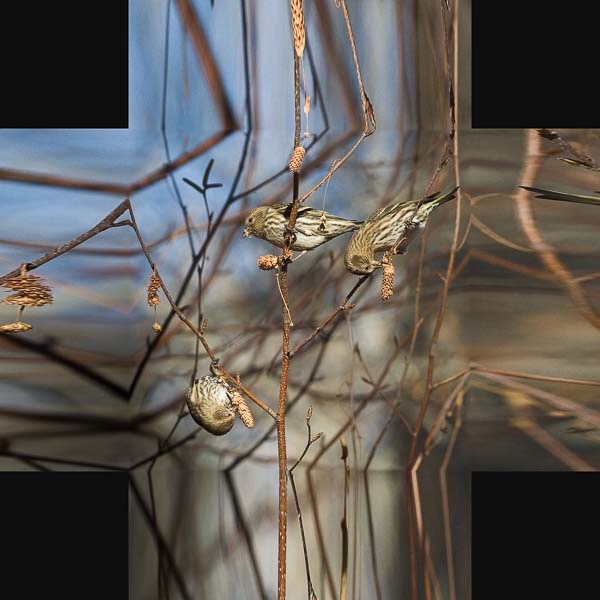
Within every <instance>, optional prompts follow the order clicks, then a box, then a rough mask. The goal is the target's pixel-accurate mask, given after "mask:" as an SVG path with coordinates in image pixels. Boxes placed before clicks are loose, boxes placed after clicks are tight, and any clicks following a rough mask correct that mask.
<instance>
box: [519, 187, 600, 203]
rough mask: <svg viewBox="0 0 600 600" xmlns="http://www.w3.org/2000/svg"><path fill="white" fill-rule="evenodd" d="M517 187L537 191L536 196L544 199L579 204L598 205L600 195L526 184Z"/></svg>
mask: <svg viewBox="0 0 600 600" xmlns="http://www.w3.org/2000/svg"><path fill="white" fill-rule="evenodd" d="M519 187H520V188H523V189H524V190H527V191H528V192H535V193H537V194H538V195H537V196H536V198H544V199H545V200H562V201H564V202H578V203H579V204H593V205H596V206H600V196H583V195H579V194H567V193H566V192H554V191H552V190H543V189H542V188H535V187H528V186H526V185H520V186H519ZM596 193H600V192H596Z"/></svg>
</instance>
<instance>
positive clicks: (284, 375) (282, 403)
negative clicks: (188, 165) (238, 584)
mask: <svg viewBox="0 0 600 600" xmlns="http://www.w3.org/2000/svg"><path fill="white" fill-rule="evenodd" d="M299 144H300V60H299V58H298V56H297V54H296V52H295V50H294V147H296V146H298V145H299ZM293 178H294V189H293V204H292V210H291V214H290V220H289V223H288V231H287V232H286V248H285V250H284V256H285V255H286V254H287V251H289V247H290V246H291V230H292V229H293V227H294V225H295V223H296V215H297V213H298V188H299V177H298V173H294V174H293ZM287 269H288V263H287V261H286V260H284V262H283V265H282V267H281V270H280V271H279V273H278V275H277V277H278V279H279V289H280V291H281V314H282V318H283V346H282V356H281V379H280V383H279V408H278V411H277V420H276V425H277V454H278V462H279V544H278V558H277V600H285V597H286V588H285V586H286V550H287V449H286V443H285V409H286V399H287V386H288V373H289V366H290V358H289V351H290V315H289V311H288V308H287V307H288V306H289V302H288V280H287Z"/></svg>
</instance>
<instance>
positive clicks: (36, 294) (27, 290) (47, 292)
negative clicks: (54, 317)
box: [0, 270, 53, 331]
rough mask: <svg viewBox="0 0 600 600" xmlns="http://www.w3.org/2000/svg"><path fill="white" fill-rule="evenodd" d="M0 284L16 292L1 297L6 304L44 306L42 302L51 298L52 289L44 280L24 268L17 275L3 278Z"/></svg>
mask: <svg viewBox="0 0 600 600" xmlns="http://www.w3.org/2000/svg"><path fill="white" fill-rule="evenodd" d="M0 285H1V286H2V287H5V288H8V289H9V290H14V291H15V292H16V293H15V294H10V295H9V296H7V297H6V298H4V299H3V302H5V303H6V304H16V305H18V306H44V304H51V303H52V300H53V298H52V289H51V288H50V287H49V286H48V285H46V284H45V283H44V280H43V279H42V278H41V277H38V276H37V275H31V274H29V273H26V272H25V271H24V270H21V273H20V274H19V275H16V276H14V277H7V278H6V279H3V280H2V281H1V282H0ZM21 331H22V330H21Z"/></svg>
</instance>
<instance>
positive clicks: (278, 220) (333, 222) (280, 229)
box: [242, 204, 362, 252]
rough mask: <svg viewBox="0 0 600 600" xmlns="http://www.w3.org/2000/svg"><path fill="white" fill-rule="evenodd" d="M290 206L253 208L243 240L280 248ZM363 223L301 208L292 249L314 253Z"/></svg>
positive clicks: (283, 244) (321, 211) (305, 207)
mask: <svg viewBox="0 0 600 600" xmlns="http://www.w3.org/2000/svg"><path fill="white" fill-rule="evenodd" d="M291 210H292V205H291V204H272V205H270V206H259V207H258V208H255V209H253V210H252V211H251V212H250V214H249V215H248V217H247V218H246V227H245V229H244V232H243V233H242V237H250V236H253V235H254V236H256V237H258V238H261V239H263V240H265V241H267V242H269V243H271V244H273V245H274V246H277V247H278V248H283V247H284V246H285V228H286V225H287V224H288V221H289V218H290V213H291ZM361 225H362V221H353V220H350V219H344V218H342V217H336V216H335V215H332V214H331V213H328V212H325V211H324V210H318V209H316V208H311V207H309V206H301V207H300V208H299V209H298V213H297V216H296V224H295V226H294V232H293V234H292V245H291V249H292V250H296V251H299V252H306V251H308V250H314V249H315V248H316V247H317V246H320V245H321V244H324V243H325V242H328V241H329V240H332V239H333V238H335V237H337V236H338V235H341V234H342V233H348V232H350V231H354V230H355V229H358V228H359V227H360V226H361Z"/></svg>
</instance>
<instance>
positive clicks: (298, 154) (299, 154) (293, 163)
mask: <svg viewBox="0 0 600 600" xmlns="http://www.w3.org/2000/svg"><path fill="white" fill-rule="evenodd" d="M305 154H306V150H305V149H304V147H303V146H296V147H295V148H294V151H293V152H292V158H290V162H289V165H288V166H289V168H290V171H291V172H292V173H299V172H300V167H301V166H302V161H303V160H304V155H305Z"/></svg>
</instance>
